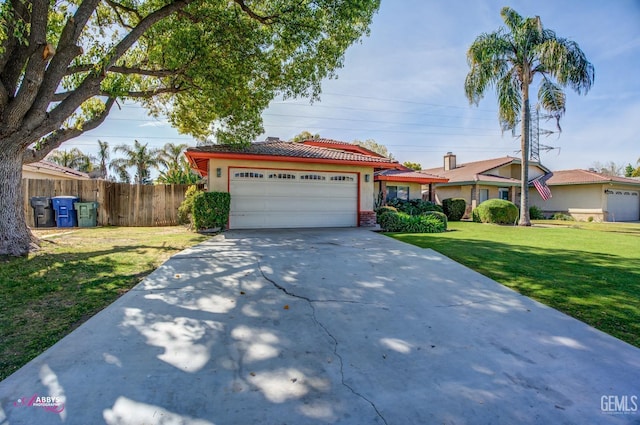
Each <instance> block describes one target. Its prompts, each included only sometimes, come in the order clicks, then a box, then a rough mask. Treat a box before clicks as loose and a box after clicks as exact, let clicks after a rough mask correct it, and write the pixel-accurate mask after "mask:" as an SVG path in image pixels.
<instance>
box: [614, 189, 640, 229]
mask: <svg viewBox="0 0 640 425" xmlns="http://www.w3.org/2000/svg"><path fill="white" fill-rule="evenodd" d="M607 196H608V200H607V205H608V209H609V221H637V220H640V195H639V194H638V192H636V191H632V190H617V189H612V190H607Z"/></svg>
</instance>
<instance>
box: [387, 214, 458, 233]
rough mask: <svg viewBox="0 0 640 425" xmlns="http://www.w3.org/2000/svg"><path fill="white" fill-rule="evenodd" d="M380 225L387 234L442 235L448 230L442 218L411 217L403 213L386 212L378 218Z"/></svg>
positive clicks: (432, 216)
mask: <svg viewBox="0 0 640 425" xmlns="http://www.w3.org/2000/svg"><path fill="white" fill-rule="evenodd" d="M378 223H379V224H380V227H381V228H382V230H384V231H385V232H402V233H442V232H444V231H445V230H447V226H446V224H444V223H443V222H442V219H441V217H439V216H436V215H432V214H429V215H409V214H407V213H403V212H393V211H385V212H383V213H382V214H380V216H378Z"/></svg>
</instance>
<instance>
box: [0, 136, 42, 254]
mask: <svg viewBox="0 0 640 425" xmlns="http://www.w3.org/2000/svg"><path fill="white" fill-rule="evenodd" d="M34 242H35V238H33V236H32V235H31V231H30V230H29V228H28V227H27V223H26V221H25V217H24V209H23V201H22V151H21V150H20V148H17V147H12V146H8V147H3V148H2V149H0V256H1V255H14V256H19V255H26V254H28V253H29V250H31V249H32V248H35V247H36V245H35V243H34Z"/></svg>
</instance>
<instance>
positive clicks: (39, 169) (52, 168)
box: [22, 160, 91, 180]
mask: <svg viewBox="0 0 640 425" xmlns="http://www.w3.org/2000/svg"><path fill="white" fill-rule="evenodd" d="M22 178H23V179H38V180H88V179H90V178H91V177H90V176H89V174H87V173H83V172H81V171H77V170H74V169H71V168H67V167H63V166H62V165H58V164H56V163H55V162H50V161H46V160H42V161H38V162H32V163H31V164H23V165H22Z"/></svg>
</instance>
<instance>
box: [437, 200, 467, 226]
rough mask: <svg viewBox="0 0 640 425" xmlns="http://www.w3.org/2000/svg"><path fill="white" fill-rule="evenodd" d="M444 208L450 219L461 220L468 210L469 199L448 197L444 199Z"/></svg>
mask: <svg viewBox="0 0 640 425" xmlns="http://www.w3.org/2000/svg"><path fill="white" fill-rule="evenodd" d="M442 210H443V212H444V213H445V214H446V215H447V218H448V219H449V221H460V219H462V217H463V216H464V213H465V211H466V210H467V201H465V200H464V199H463V198H447V199H443V200H442Z"/></svg>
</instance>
